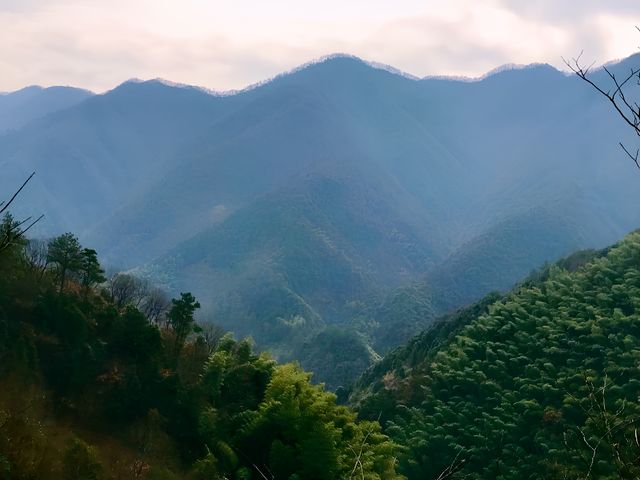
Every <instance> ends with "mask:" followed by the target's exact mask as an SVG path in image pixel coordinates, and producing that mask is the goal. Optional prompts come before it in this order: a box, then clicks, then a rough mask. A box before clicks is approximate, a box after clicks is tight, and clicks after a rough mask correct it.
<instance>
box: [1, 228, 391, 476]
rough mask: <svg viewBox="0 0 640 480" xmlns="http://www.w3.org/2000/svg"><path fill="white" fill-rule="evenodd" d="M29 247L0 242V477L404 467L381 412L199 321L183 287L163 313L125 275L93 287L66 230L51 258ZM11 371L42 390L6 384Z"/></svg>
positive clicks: (88, 258)
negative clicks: (1, 247) (373, 417)
mask: <svg viewBox="0 0 640 480" xmlns="http://www.w3.org/2000/svg"><path fill="white" fill-rule="evenodd" d="M31 253H32V252H31ZM31 253H29V251H28V250H27V249H26V248H25V247H24V242H19V243H16V244H14V245H12V246H11V248H9V249H7V250H5V251H4V252H2V253H1V254H0V347H1V348H0V360H1V362H0V373H2V375H1V376H0V472H2V473H1V474H0V476H2V478H4V474H5V472H10V475H11V478H16V479H18V480H22V479H28V478H42V479H45V480H49V479H55V478H63V479H73V480H80V479H82V480H97V479H105V480H106V479H108V478H133V477H135V478H148V479H149V480H152V479H154V478H157V479H172V478H174V479H175V478H196V479H197V478H202V479H207V480H210V479H215V478H220V479H223V478H237V479H248V480H249V479H258V478H263V477H262V474H261V473H260V472H269V471H275V472H278V473H287V478H289V477H291V478H296V475H298V478H310V479H313V478H343V477H344V478H346V476H347V473H348V472H349V471H350V470H349V468H353V467H354V466H356V464H357V468H359V469H360V470H358V471H360V473H361V474H362V475H365V477H366V478H371V479H383V478H384V479H392V478H398V476H397V475H396V473H395V448H396V447H395V445H394V444H393V443H391V442H390V441H389V440H388V438H387V437H386V436H384V435H382V434H380V427H379V425H378V424H377V423H372V424H371V423H369V422H358V421H357V420H356V415H355V413H353V412H352V411H351V410H349V409H347V408H346V407H339V406H337V405H336V404H335V396H333V395H332V394H329V393H326V392H324V391H323V389H322V388H321V387H318V386H313V385H312V384H311V383H310V375H309V374H306V373H304V372H302V371H301V370H300V369H299V368H298V367H294V366H292V365H288V366H287V365H285V366H279V367H278V366H277V365H276V363H275V361H273V360H272V359H271V358H269V357H268V356H267V355H264V354H262V355H258V354H256V353H255V352H254V350H253V345H252V342H251V341H250V340H248V339H247V340H241V341H236V340H234V339H233V337H232V336H231V335H230V334H226V335H223V334H222V332H221V331H220V329H219V328H215V327H207V328H205V329H202V328H200V327H199V326H198V324H197V323H196V321H195V312H196V311H197V309H198V308H199V306H200V304H199V303H198V302H197V301H196V299H195V298H194V296H193V295H191V294H190V293H183V294H181V296H180V298H178V299H174V300H172V302H171V309H170V310H169V312H168V313H167V315H166V322H158V321H157V320H158V317H159V315H161V312H162V310H163V309H164V306H163V305H161V304H164V303H165V302H163V299H162V298H159V299H152V298H148V299H146V300H144V299H143V300H141V301H140V302H134V301H132V299H133V298H136V297H134V296H132V295H131V292H130V291H129V290H128V286H130V282H128V281H127V282H125V283H126V284H125V283H123V289H120V290H119V289H118V283H117V282H112V284H111V285H110V287H112V289H113V291H114V292H116V294H113V293H112V295H111V296H109V295H108V294H105V295H102V294H99V292H97V291H96V290H95V285H96V284H97V283H99V282H101V281H102V280H103V277H102V270H101V268H100V265H99V263H98V261H97V255H96V253H95V251H93V250H89V249H83V248H82V247H81V246H80V245H79V243H78V242H77V239H75V237H73V236H72V235H70V234H66V235H63V236H61V237H58V238H57V239H55V240H53V241H52V242H51V243H50V248H49V252H48V258H49V259H50V261H51V265H50V266H49V265H47V264H46V263H45V264H41V263H40V262H39V260H38V261H35V260H37V259H36V258H35V257H31V256H30V255H31ZM36 253H37V252H36ZM38 255H39V253H38ZM40 256H41V255H40ZM38 258H39V257H38ZM34 266H35V267H34ZM121 277H122V276H121ZM125 287H126V288H125ZM125 290H126V291H125ZM136 295H138V294H136ZM138 298H139V297H138ZM156 300H158V301H156ZM146 301H153V302H155V303H158V305H154V306H152V307H149V309H148V311H147V308H146V306H145V305H146V303H145V302H146ZM134 303H140V304H141V306H142V307H143V309H144V310H145V312H146V314H145V313H143V312H142V311H140V310H139V309H138V308H136V307H135V306H134ZM152 320H153V321H152ZM160 325H162V328H161V327H160ZM9 373H12V374H13V375H16V376H18V377H19V378H20V379H21V382H23V384H24V385H27V386H28V387H29V388H31V387H33V388H37V389H39V390H38V391H39V392H42V393H40V394H33V395H30V396H29V397H27V396H26V392H27V390H28V389H26V388H24V387H22V388H18V389H9V388H6V384H7V383H8V382H7V381H6V378H7V377H8V375H9ZM28 398H32V399H33V401H27V399H28ZM22 403H26V406H23V405H22ZM33 405H37V406H38V408H37V409H36V408H34V407H33ZM80 432H81V433H82V435H80ZM5 436H6V438H5ZM80 436H82V438H83V439H88V438H91V439H92V444H93V445H89V444H88V443H85V441H83V440H81V439H80V438H79V437H80ZM114 450H115V451H114ZM354 451H357V452H359V453H358V456H357V457H355V456H354ZM118 453H119V454H118ZM291 458H294V459H295V462H298V465H292V464H291V463H290V462H289V460H290V459H291ZM356 458H357V461H356ZM292 466H293V470H291V468H292ZM361 477H362V476H361V475H360V474H358V476H357V478H361Z"/></svg>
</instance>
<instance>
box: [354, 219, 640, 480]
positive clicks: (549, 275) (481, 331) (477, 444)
mask: <svg viewBox="0 0 640 480" xmlns="http://www.w3.org/2000/svg"><path fill="white" fill-rule="evenodd" d="M639 301H640V233H638V232H635V233H632V234H630V235H629V236H627V237H626V238H625V239H624V240H623V241H621V242H620V243H619V244H617V245H615V246H613V247H611V248H610V249H608V250H606V251H601V252H585V253H580V254H576V255H574V256H572V257H569V258H568V259H566V260H565V261H563V262H560V263H559V264H557V265H554V266H551V267H549V268H548V269H546V270H545V271H543V272H541V273H539V274H538V275H537V276H535V278H532V279H531V280H529V281H527V282H524V283H523V284H522V285H520V286H519V287H517V288H516V289H515V290H514V291H512V292H511V293H509V294H507V295H505V296H504V297H502V298H495V297H493V298H492V297H488V298H487V299H485V300H484V301H483V302H480V303H478V304H477V305H475V306H473V307H471V308H469V309H466V310H464V311H461V312H460V313H459V314H457V315H455V316H453V317H452V318H451V319H448V320H447V321H445V322H442V323H438V324H437V325H435V326H434V327H432V328H431V329H430V330H427V331H426V332H424V333H423V334H421V335H420V336H418V337H416V338H415V339H413V340H412V341H411V342H409V344H408V345H407V346H405V347H402V348H400V349H398V350H396V351H394V352H392V353H390V354H389V355H388V356H387V357H386V358H385V359H384V360H383V362H381V363H380V364H379V365H377V366H375V367H373V368H372V369H371V370H370V371H369V372H367V373H366V374H365V375H364V376H363V377H362V378H361V379H360V381H359V382H358V384H357V386H356V388H355V390H354V391H353V392H352V393H351V401H352V402H353V403H354V404H356V405H358V407H359V409H360V412H361V415H362V416H364V417H375V418H378V417H380V416H382V418H383V419H384V420H385V421H386V428H385V429H386V432H387V433H388V434H390V435H391V436H392V438H394V439H395V440H396V441H397V442H399V443H401V444H403V445H405V446H406V447H407V450H406V451H405V454H404V457H403V459H402V461H401V464H402V468H403V472H404V473H405V474H407V475H408V476H409V478H416V479H418V478H437V476H438V475H439V474H440V473H441V472H443V471H445V469H447V468H448V467H450V468H451V470H450V471H451V473H452V475H451V478H496V477H497V478H514V479H515V478H532V479H533V478H550V479H551V478H586V477H590V476H591V477H593V478H602V479H609V478H611V479H613V478H635V477H636V476H637V475H638V474H639V473H640V472H639V471H638V468H639V466H638V463H637V455H638V451H639V450H640V447H638V445H637V442H636V439H635V436H634V435H635V433H634V432H635V431H636V429H637V426H638V425H637V422H638V418H639V417H638V413H639V412H640V405H639V404H638V398H639V397H638V396H639V394H640V376H639V375H638V370H637V365H638V361H639V359H640V350H638V348H637V345H638V344H639V342H640V318H639V317H638V311H639V309H640V303H639Z"/></svg>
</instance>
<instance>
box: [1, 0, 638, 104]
mask: <svg viewBox="0 0 640 480" xmlns="http://www.w3.org/2000/svg"><path fill="white" fill-rule="evenodd" d="M636 25H640V3H639V2H638V0H608V1H605V0H535V1H534V0H421V1H418V0H315V1H307V0H230V1H222V0H0V45H1V47H0V91H12V90H16V89H19V88H22V87H24V86H27V85H34V84H37V85H43V86H50V85H73V86H77V87H82V88H87V89H90V90H93V91H96V92H103V91H105V90H108V89H111V88H113V87H115V86H116V85H118V84H120V83H122V82H123V81H125V80H128V79H130V78H141V79H150V78H158V77H159V78H165V79H168V80H172V81H175V82H179V83H186V84H191V85H199V86H203V87H207V88H211V89H215V90H230V89H240V88H243V87H245V86H247V85H250V84H252V83H255V82H258V81H261V80H264V79H267V78H270V77H272V76H274V75H276V74H278V73H280V72H283V71H287V70H289V69H292V68H294V67H296V66H298V65H300V64H303V63H305V62H308V61H310V60H313V59H315V58H318V57H322V56H324V55H327V54H331V53H348V54H352V55H357V56H359V57H361V58H363V59H366V60H370V61H374V62H379V63H384V64H388V65H391V66H393V67H395V68H398V69H400V70H403V71H405V72H407V73H410V74H412V75H416V76H419V77H422V76H426V75H455V76H471V77H475V76H479V75H482V74H483V73H486V72H487V71H489V70H492V69H494V68H496V67H499V66H501V65H504V64H510V63H515V64H528V63H538V62H544V63H550V64H552V65H554V66H556V67H558V68H561V67H562V66H563V65H562V60H561V57H562V56H565V57H571V56H575V55H577V54H579V53H580V51H582V50H584V59H585V61H588V62H589V63H591V62H592V61H595V62H596V63H597V64H601V63H605V62H607V61H611V60H615V59H620V58H623V57H626V56H628V55H630V54H632V53H635V52H637V51H638V46H639V45H640V32H638V31H637V30H636V29H635V26H636Z"/></svg>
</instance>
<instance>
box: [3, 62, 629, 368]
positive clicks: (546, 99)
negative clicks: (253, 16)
mask: <svg viewBox="0 0 640 480" xmlns="http://www.w3.org/2000/svg"><path fill="white" fill-rule="evenodd" d="M639 59H640V56H634V57H630V58H629V59H626V60H624V61H622V62H620V63H618V64H616V65H614V66H613V67H612V68H614V69H627V67H628V65H631V64H636V63H638V62H640V60H639ZM594 75H596V78H597V76H598V75H601V72H594ZM0 111H1V104H0ZM0 115H1V113H0ZM620 132H621V129H620V124H619V123H618V120H617V119H616V118H615V117H614V116H613V115H612V114H611V113H610V112H609V111H608V110H607V108H606V105H603V104H602V103H601V102H600V99H599V98H597V97H596V96H595V94H594V93H593V92H592V91H590V90H589V89H587V88H585V86H584V85H583V84H582V83H580V81H579V80H578V79H576V78H574V77H570V76H568V75H566V74H565V73H564V72H560V71H558V70H555V69H554V68H553V67H550V66H548V65H535V66H530V67H527V68H523V69H521V68H516V69H513V68H509V69H502V70H500V71H498V72H493V73H492V74H490V75H487V76H485V77H483V78H480V79H475V80H473V81H466V80H465V81H458V80H451V79H443V78H437V79H436V78H423V79H416V78H413V77H407V76H406V75H401V74H398V73H397V72H396V71H394V70H393V69H392V68H387V67H380V66H375V65H374V66H372V65H371V64H369V63H367V62H365V61H362V60H360V59H357V58H354V57H350V56H344V55H338V56H330V57H328V58H326V59H324V60H323V61H319V62H312V63H310V64H308V65H304V66H302V67H300V68H299V69H295V70H294V71H292V72H289V73H287V74H283V75H280V76H277V77H275V78H273V79H271V80H269V81H267V82H265V83H261V84H259V85H257V86H254V87H252V88H249V89H245V90H243V91H240V92H236V93H234V94H227V95H224V94H218V95H216V94H214V95H212V94H211V93H210V92H208V91H204V90H202V89H199V88H196V87H190V86H181V85H174V84H171V83H167V82H166V81H162V80H153V81H143V82H137V81H135V82H126V83H124V84H122V85H120V86H119V87H117V88H115V89H113V90H111V91H109V92H107V93H105V94H102V95H96V96H91V97H89V98H86V99H84V100H82V101H80V102H79V103H75V104H73V105H71V106H69V107H68V108H65V109H61V110H57V111H55V112H52V113H50V114H48V115H45V116H42V117H39V118H36V119H34V120H32V121H30V122H29V123H28V124H26V125H25V126H23V127H22V128H20V129H18V130H16V131H12V132H9V133H5V134H4V135H0V165H1V166H2V168H3V172H6V174H5V175H3V176H2V178H0V190H1V191H11V188H12V187H13V186H14V185H16V184H17V183H18V182H19V181H20V179H23V178H25V175H27V174H28V173H30V172H31V171H33V170H35V171H37V175H36V177H35V178H34V182H33V185H30V188H29V190H28V191H26V192H25V193H24V197H23V198H22V203H21V204H20V205H19V209H18V210H17V211H16V213H17V214H19V215H27V214H31V213H33V212H43V213H45V214H46V219H47V221H46V222H44V223H43V224H42V225H41V226H39V228H40V230H39V231H38V233H40V234H42V235H49V234H53V233H57V232H61V231H65V230H72V231H75V232H77V233H78V234H80V236H81V238H82V240H83V243H85V244H87V245H92V246H94V247H95V248H97V249H98V251H99V252H100V253H101V255H102V257H103V258H106V259H107V260H108V263H109V264H110V265H114V266H119V267H122V268H133V269H135V270H136V271H138V272H141V273H144V274H146V275H150V276H152V277H153V278H154V279H155V281H157V282H161V283H163V284H165V285H167V286H169V287H170V288H171V289H172V290H175V291H185V290H190V291H193V292H194V293H196V295H197V296H198V298H199V299H200V300H201V302H202V303H203V305H206V306H208V307H209V308H208V311H209V313H210V314H211V316H212V318H214V319H215V320H216V321H218V322H220V323H222V324H223V325H224V326H225V327H227V328H229V329H231V330H235V331H237V332H239V333H240V334H249V335H253V336H254V338H255V340H256V341H257V342H258V345H259V346H266V347H269V348H272V349H274V350H275V351H277V352H279V353H281V354H282V355H285V356H286V355H293V354H294V353H293V350H295V345H292V344H294V343H295V344H296V345H297V344H298V343H299V341H303V340H304V339H306V338H309V336H310V335H315V334H317V333H319V332H321V331H322V329H324V328H325V327H327V326H330V325H334V324H338V325H343V326H349V328H355V329H356V330H357V332H358V333H359V334H360V335H361V338H362V341H363V342H364V343H366V344H367V345H373V346H374V348H375V349H377V350H379V351H381V352H382V351H385V350H386V349H388V348H390V347H391V346H394V345H397V344H398V343H401V342H402V341H404V340H405V339H406V338H408V337H409V336H410V335H411V334H412V333H415V332H416V331H418V330H419V329H421V328H423V327H424V326H426V325H428V324H429V323H430V322H431V321H432V320H433V318H434V316H436V315H438V314H440V313H443V312H445V311H447V310H448V309H451V308H455V307H457V306H460V305H461V304H465V303H468V302H470V301H473V300H475V299H477V298H478V297H479V296H482V295H484V294H486V293H487V292H488V290H491V289H507V288H509V287H510V286H511V285H512V284H513V283H515V282H516V281H518V280H519V279H521V278H522V277H524V276H526V275H527V274H528V273H529V272H530V271H531V270H532V269H534V268H537V267H538V266H539V265H540V264H541V263H543V262H544V261H553V260H555V259H557V258H559V257H560V256H562V255H565V254H567V253H569V252H571V251H573V250H575V249H578V248H588V247H602V246H604V245H606V244H609V243H611V242H613V241H615V240H616V239H617V238H619V237H621V236H622V235H623V234H625V233H627V232H628V231H630V230H632V229H634V228H636V227H637V226H638V225H640V211H638V210H637V208H635V206H636V205H638V202H640V189H639V188H637V181H638V180H637V178H636V176H635V175H634V174H635V171H634V166H633V165H632V164H630V163H629V162H628V161H626V160H625V158H624V156H623V155H621V154H620V152H619V151H618V141H619V140H625V139H629V140H630V141H633V139H632V138H631V137H630V136H629V137H627V136H625V134H624V133H623V134H621V133H620ZM403 289H407V290H405V291H403ZM390 306H392V307H393V308H390ZM396 308H397V309H399V310H398V311H402V312H405V313H403V314H402V315H401V316H400V315H397V314H396V313H397V312H394V310H393V309H396ZM335 338H337V336H335ZM326 339H327V337H323V342H324V343H325V344H326V343H327V341H326ZM340 341H344V339H342V340H340ZM362 351H367V350H366V349H363V350H362ZM369 357H371V355H369V354H368V353H367V358H369Z"/></svg>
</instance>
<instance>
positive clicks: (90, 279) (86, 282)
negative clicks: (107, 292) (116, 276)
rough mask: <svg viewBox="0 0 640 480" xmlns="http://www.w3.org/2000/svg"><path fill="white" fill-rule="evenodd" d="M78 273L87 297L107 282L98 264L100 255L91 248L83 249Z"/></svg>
mask: <svg viewBox="0 0 640 480" xmlns="http://www.w3.org/2000/svg"><path fill="white" fill-rule="evenodd" d="M78 273H79V277H80V285H82V288H83V290H84V295H85V297H86V295H87V294H88V293H89V290H90V289H91V288H92V287H94V286H95V285H97V284H99V283H102V282H105V281H106V280H107V278H106V277H105V276H104V270H102V268H101V267H100V263H99V262H98V253H97V252H96V251H95V250H93V249H91V248H83V249H82V252H81V265H80V268H79V271H78Z"/></svg>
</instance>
